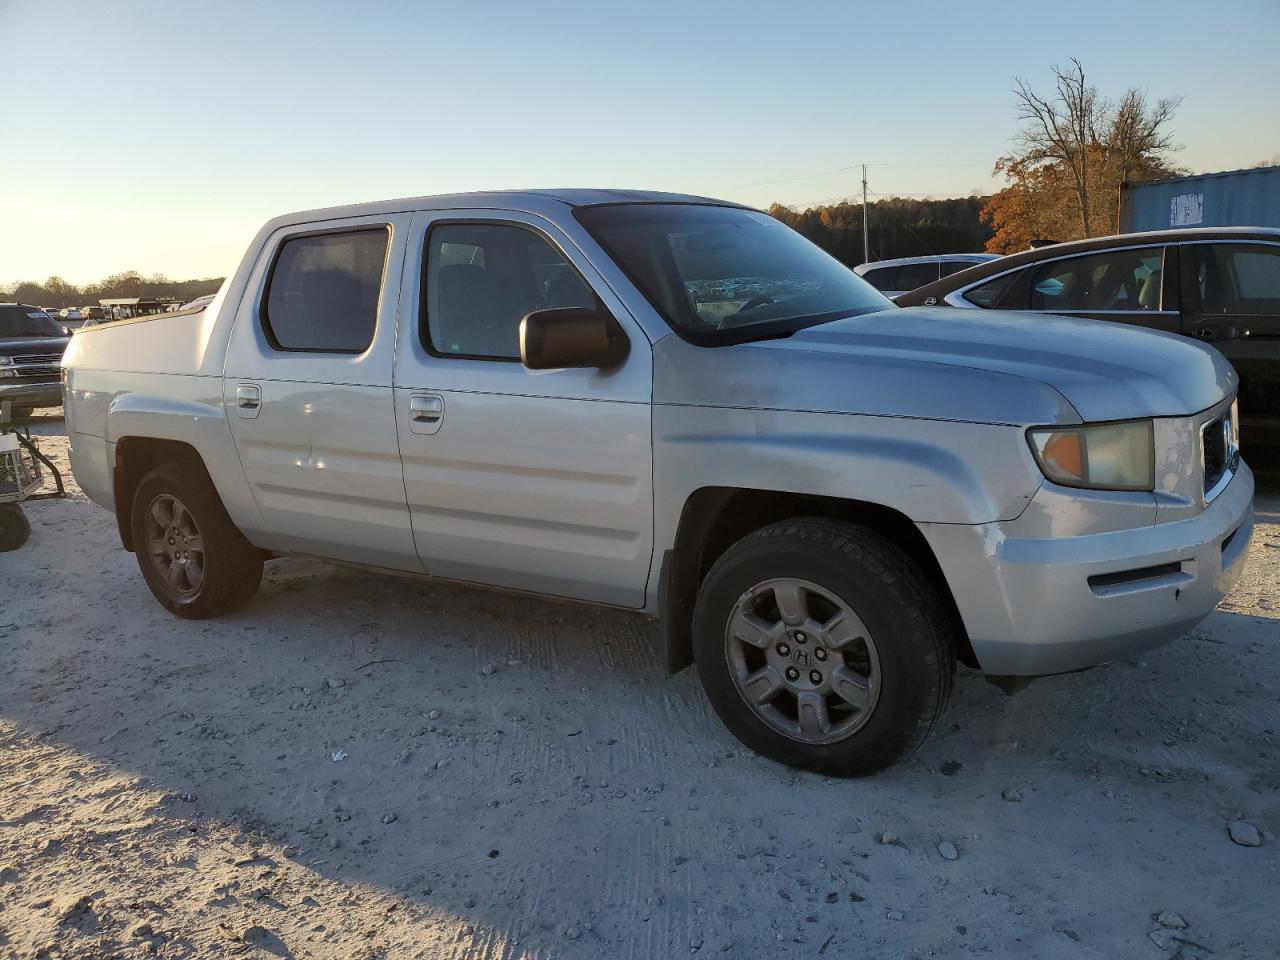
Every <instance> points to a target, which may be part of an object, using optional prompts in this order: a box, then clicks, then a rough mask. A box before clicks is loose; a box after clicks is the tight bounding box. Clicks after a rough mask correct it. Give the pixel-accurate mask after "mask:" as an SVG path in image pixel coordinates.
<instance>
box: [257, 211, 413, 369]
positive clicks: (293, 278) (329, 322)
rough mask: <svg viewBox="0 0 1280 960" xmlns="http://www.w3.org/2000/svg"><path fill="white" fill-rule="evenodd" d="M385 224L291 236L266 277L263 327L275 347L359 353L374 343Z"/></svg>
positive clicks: (385, 238) (384, 260) (385, 234)
mask: <svg viewBox="0 0 1280 960" xmlns="http://www.w3.org/2000/svg"><path fill="white" fill-rule="evenodd" d="M387 238H388V231H387V229H386V228H385V227H376V228H374V229H371V230H351V231H344V232H341V233H322V234H312V235H309V236H298V237H290V238H289V239H287V240H285V241H284V243H282V244H281V245H280V249H279V251H278V252H277V253H276V259H275V263H274V264H273V265H272V267H271V274H270V278H269V280H268V281H267V295H266V297H265V299H264V300H263V307H262V327H263V331H264V333H266V335H267V339H268V340H269V341H270V342H271V345H272V346H273V347H275V348H276V349H277V350H293V351H302V352H307V353H363V352H364V351H366V350H368V349H369V347H370V345H371V344H372V343H373V334H374V328H375V326H376V325H377V319H378V297H379V294H380V292H381V289H382V276H383V272H384V270H385V266H386V259H387Z"/></svg>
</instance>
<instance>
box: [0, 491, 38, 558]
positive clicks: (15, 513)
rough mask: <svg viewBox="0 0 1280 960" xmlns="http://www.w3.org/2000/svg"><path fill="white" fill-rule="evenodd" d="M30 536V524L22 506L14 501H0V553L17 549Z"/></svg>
mask: <svg viewBox="0 0 1280 960" xmlns="http://www.w3.org/2000/svg"><path fill="white" fill-rule="evenodd" d="M29 536H31V524H29V523H28V522H27V515H26V514H25V513H23V512H22V507H21V506H19V505H18V504H16V503H0V553H8V552H9V551H10V550H17V549H18V548H19V547H20V546H22V545H23V544H24V543H26V542H27V538H28V537H29Z"/></svg>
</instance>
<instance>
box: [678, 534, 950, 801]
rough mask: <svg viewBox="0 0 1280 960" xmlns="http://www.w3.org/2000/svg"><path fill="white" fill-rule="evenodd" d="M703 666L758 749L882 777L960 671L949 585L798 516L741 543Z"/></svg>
mask: <svg viewBox="0 0 1280 960" xmlns="http://www.w3.org/2000/svg"><path fill="white" fill-rule="evenodd" d="M693 629H694V633H693V637H694V659H695V660H696V662H697V665H698V674H699V676H700V677H701V679H702V684H703V687H704V688H705V689H706V691H707V696H708V697H709V698H710V700H711V703H712V705H713V706H714V707H715V709H716V712H717V713H718V714H719V715H720V718H721V720H723V721H724V723H725V726H727V727H728V728H729V730H730V732H732V733H733V734H734V736H736V737H737V738H738V739H739V740H741V741H742V742H743V743H745V744H746V745H747V746H749V747H750V748H751V749H753V750H755V751H756V752H757V753H760V754H763V755H764V756H767V757H770V758H772V759H774V760H779V761H781V762H782V763H786V764H790V765H792V766H796V767H802V768H804V769H807V770H814V771H818V772H820V773H825V774H829V775H833V776H860V775H864V774H869V773H874V772H876V771H878V770H882V769H884V768H885V767H887V766H889V765H890V764H892V763H893V762H894V761H896V760H898V759H899V758H901V757H903V756H906V755H907V754H909V753H911V752H912V751H913V750H915V749H916V748H917V747H918V746H919V745H920V744H921V743H923V742H924V740H925V738H926V737H927V736H928V735H929V732H930V731H931V730H932V729H933V727H934V725H935V724H936V723H937V721H938V718H939V717H940V716H941V715H942V712H943V710H944V709H945V707H946V704H947V700H948V698H949V697H950V695H951V686H952V682H953V680H954V676H955V654H954V649H955V643H954V637H953V628H952V626H951V623H950V620H949V618H948V617H947V616H946V612H945V606H944V605H943V603H942V601H941V598H940V597H939V596H938V592H937V590H936V589H935V588H934V586H933V585H932V584H931V583H930V582H929V581H928V580H927V579H926V578H925V577H924V575H923V574H922V573H921V572H920V570H919V569H918V568H917V566H916V565H915V563H914V562H913V561H912V560H911V559H910V558H909V557H908V556H907V555H906V554H905V553H904V552H903V551H902V550H900V549H899V548H898V547H897V546H895V545H894V544H893V543H892V542H891V541H889V540H888V539H886V538H884V537H882V536H880V535H879V534H877V533H874V532H873V531H871V530H868V529H865V528H862V527H858V526H855V525H853V524H849V523H843V522H839V521H833V520H826V519H819V518H812V519H799V520H786V521H782V522H780V523H775V524H772V525H770V526H767V527H764V528H763V529H761V530H757V531H756V532H754V533H752V534H750V535H748V536H746V537H744V538H743V539H742V540H740V541H738V542H737V543H736V544H734V546H732V547H730V548H729V549H728V550H727V551H726V552H725V553H724V554H723V555H722V556H721V557H720V558H719V559H718V560H717V561H716V563H715V565H714V566H712V568H711V570H710V572H709V573H708V574H707V577H706V579H705V580H704V582H703V584H702V587H701V589H700V591H699V593H698V600H697V605H696V608H695V610H694V625H693Z"/></svg>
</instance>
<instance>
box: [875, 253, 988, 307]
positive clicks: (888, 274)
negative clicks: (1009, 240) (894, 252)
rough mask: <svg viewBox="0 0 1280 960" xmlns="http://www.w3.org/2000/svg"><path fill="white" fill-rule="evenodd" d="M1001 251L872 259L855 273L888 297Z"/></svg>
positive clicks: (976, 262) (931, 281)
mask: <svg viewBox="0 0 1280 960" xmlns="http://www.w3.org/2000/svg"><path fill="white" fill-rule="evenodd" d="M999 259H1000V255H999V254H998V253H944V254H937V255H934V256H928V257H900V258H899V259H897V260H873V261H872V262H871V263H864V264H860V265H859V266H856V267H854V268H853V272H854V273H856V274H858V276H860V277H862V279H863V280H865V281H867V283H869V284H871V285H872V286H873V287H875V288H876V289H877V290H879V291H880V292H881V293H883V294H884V295H885V296H886V297H896V296H898V295H899V294H902V293H906V292H907V291H908V290H914V289H915V288H916V287H923V286H924V285H925V284H926V283H933V282H934V281H935V280H939V279H941V278H942V277H949V276H951V274H953V273H955V272H956V271H958V270H967V269H968V268H969V267H972V266H975V265H977V264H979V263H986V262H987V261H989V260H999Z"/></svg>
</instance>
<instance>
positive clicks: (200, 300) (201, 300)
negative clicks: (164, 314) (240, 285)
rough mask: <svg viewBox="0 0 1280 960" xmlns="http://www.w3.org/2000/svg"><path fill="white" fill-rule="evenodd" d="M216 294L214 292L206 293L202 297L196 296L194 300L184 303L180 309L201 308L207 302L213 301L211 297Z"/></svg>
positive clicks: (206, 304) (205, 305)
mask: <svg viewBox="0 0 1280 960" xmlns="http://www.w3.org/2000/svg"><path fill="white" fill-rule="evenodd" d="M216 296H217V294H216V293H206V294H205V295H204V296H203V297H196V298H195V299H194V300H191V301H189V302H187V303H184V304H183V305H182V306H181V308H180V309H182V310H203V309H204V308H205V307H207V306H208V305H209V304H211V303H213V298H214V297H216Z"/></svg>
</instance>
